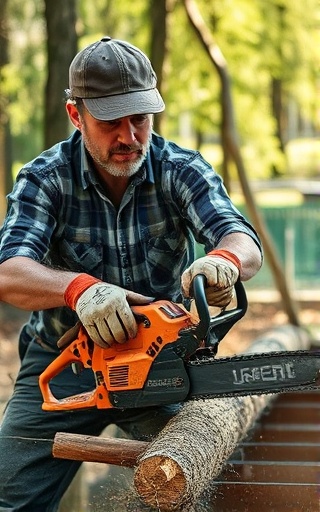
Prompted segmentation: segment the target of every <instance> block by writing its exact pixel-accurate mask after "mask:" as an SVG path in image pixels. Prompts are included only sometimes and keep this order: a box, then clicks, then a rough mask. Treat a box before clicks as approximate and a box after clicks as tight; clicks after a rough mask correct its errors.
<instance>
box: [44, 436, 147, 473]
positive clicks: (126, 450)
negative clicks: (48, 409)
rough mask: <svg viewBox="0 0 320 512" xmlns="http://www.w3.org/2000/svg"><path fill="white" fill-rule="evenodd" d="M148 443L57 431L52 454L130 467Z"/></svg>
mask: <svg viewBox="0 0 320 512" xmlns="http://www.w3.org/2000/svg"><path fill="white" fill-rule="evenodd" d="M148 444H149V443H147V442H146V441H134V440H130V439H115V438H113V437H96V436H86V435H82V434H69V433H67V432H57V433H56V435H55V437H54V441H53V447H52V455H53V456H54V457H56V458H60V459H70V460H81V461H86V462H103V463H105V464H116V465H117V466H123V467H128V468H132V467H134V466H135V465H136V463H137V458H138V456H139V455H141V454H142V453H143V452H144V451H145V450H146V448H147V446H148Z"/></svg>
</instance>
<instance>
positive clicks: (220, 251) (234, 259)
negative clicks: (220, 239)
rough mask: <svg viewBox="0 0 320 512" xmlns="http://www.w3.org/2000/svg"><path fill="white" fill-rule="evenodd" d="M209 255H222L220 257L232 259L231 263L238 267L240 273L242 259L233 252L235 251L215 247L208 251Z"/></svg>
mask: <svg viewBox="0 0 320 512" xmlns="http://www.w3.org/2000/svg"><path fill="white" fill-rule="evenodd" d="M207 256H220V258H224V259H225V260H228V261H231V263H233V264H234V265H235V266H236V267H237V269H238V270H239V273H240V271H241V261H240V260H239V258H238V257H237V256H236V255H235V254H233V252H230V251H227V250H225V249H213V250H212V251H210V252H208V254H207Z"/></svg>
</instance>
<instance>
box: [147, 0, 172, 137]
mask: <svg viewBox="0 0 320 512" xmlns="http://www.w3.org/2000/svg"><path fill="white" fill-rule="evenodd" d="M168 9H169V0H150V8H149V15H150V27H151V30H150V51H149V56H150V60H151V62H152V65H153V68H154V70H155V72H156V75H157V77H158V89H159V91H160V93H161V94H162V89H163V88H164V80H163V75H164V62H165V58H166V53H167V52H166V50H167V47H166V43H167V14H168ZM162 117H163V114H162V113H161V114H158V115H157V116H155V120H154V129H155V131H156V132H157V133H161V120H162Z"/></svg>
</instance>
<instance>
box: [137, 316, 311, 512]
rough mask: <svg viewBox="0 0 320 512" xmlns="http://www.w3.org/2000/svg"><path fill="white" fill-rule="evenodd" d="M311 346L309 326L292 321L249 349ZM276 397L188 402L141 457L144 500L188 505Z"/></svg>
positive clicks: (161, 505) (160, 505)
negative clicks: (293, 323)
mask: <svg viewBox="0 0 320 512" xmlns="http://www.w3.org/2000/svg"><path fill="white" fill-rule="evenodd" d="M309 345H310V341H309V339H308V337H307V335H306V333H305V331H303V330H302V329H299V328H297V327H295V326H291V325H288V326H284V327H281V328H278V329H273V330H271V331H269V332H267V333H266V334H265V335H263V336H262V337H261V338H258V339H257V340H256V341H255V342H254V343H253V344H252V345H251V347H249V349H248V350H247V351H246V352H249V353H254V352H256V353H258V352H269V351H272V350H277V351H278V350H300V349H306V348H308V347H309ZM274 396H275V395H261V396H252V397H249V396H247V397H234V398H219V399H218V398H217V399H211V400H199V401H194V402H187V403H186V404H185V405H184V407H183V409H182V411H181V412H179V414H178V415H177V416H176V417H174V418H173V419H172V420H170V422H169V423H168V424H167V426H166V427H165V428H164V429H163V430H162V432H161V433H160V434H159V436H158V437H157V438H156V439H155V440H154V441H153V442H152V443H150V445H149V446H148V447H147V449H146V451H145V452H144V453H143V455H142V456H141V457H140V459H139V464H138V467H137V469H136V471H135V476H134V484H135V487H136V490H137V492H138V494H139V496H140V498H141V499H142V501H143V502H144V503H145V504H146V505H148V506H152V507H156V509H157V510H159V511H161V512H168V511H173V510H179V511H182V510H183V511H186V510H188V507H191V506H192V505H194V503H195V502H196V500H197V499H198V497H199V496H200V495H201V493H202V492H204V491H205V490H206V489H207V487H208V485H209V483H210V482H212V480H213V479H215V478H216V477H217V476H218V475H219V474H220V472H221V470H222V469H223V467H224V465H225V463H226V461H227V460H228V458H230V456H231V455H232V453H233V451H234V450H235V448H236V447H237V445H238V443H239V442H240V441H241V440H242V439H243V438H244V437H245V435H246V434H247V432H248V430H249V429H250V428H252V427H253V425H254V423H255V421H256V420H257V418H258V417H259V415H260V414H261V413H262V412H263V410H264V409H265V407H266V406H267V405H268V404H270V402H271V401H272V400H273V398H274Z"/></svg>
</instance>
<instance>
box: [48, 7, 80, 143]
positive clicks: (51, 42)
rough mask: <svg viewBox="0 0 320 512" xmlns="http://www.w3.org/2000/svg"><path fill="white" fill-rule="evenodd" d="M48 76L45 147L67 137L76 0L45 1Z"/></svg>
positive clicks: (75, 50)
mask: <svg viewBox="0 0 320 512" xmlns="http://www.w3.org/2000/svg"><path fill="white" fill-rule="evenodd" d="M45 17H46V23H47V55H48V76H47V83H46V90H45V126H44V132H45V137H44V140H45V147H46V148H49V147H50V146H52V145H53V144H55V143H56V142H58V141H59V140H62V139H64V138H66V137H67V135H68V131H69V124H68V117H67V115H66V112H65V108H64V89H67V88H68V83H69V76H68V75H69V65H70V63H71V61H72V59H73V57H74V56H75V54H76V52H77V34H76V30H75V25H76V0H68V2H66V1H65V0H45Z"/></svg>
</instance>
